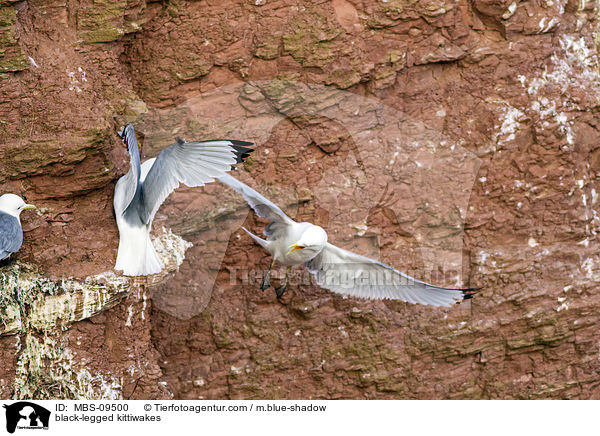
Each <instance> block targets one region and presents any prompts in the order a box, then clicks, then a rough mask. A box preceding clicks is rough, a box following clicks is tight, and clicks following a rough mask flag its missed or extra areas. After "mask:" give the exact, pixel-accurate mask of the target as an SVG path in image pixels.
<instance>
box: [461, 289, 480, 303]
mask: <svg viewBox="0 0 600 436" xmlns="http://www.w3.org/2000/svg"><path fill="white" fill-rule="evenodd" d="M481 289H482V288H465V289H460V291H461V292H462V295H463V301H464V300H470V299H471V298H473V297H474V296H475V294H477V293H478V292H479V291H480V290H481ZM459 303H460V301H459Z"/></svg>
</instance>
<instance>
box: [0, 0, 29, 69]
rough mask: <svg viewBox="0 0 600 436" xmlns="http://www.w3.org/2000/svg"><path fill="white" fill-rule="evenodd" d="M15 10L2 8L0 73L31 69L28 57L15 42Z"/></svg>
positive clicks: (0, 18) (0, 20) (8, 7)
mask: <svg viewBox="0 0 600 436" xmlns="http://www.w3.org/2000/svg"><path fill="white" fill-rule="evenodd" d="M16 20H17V16H16V13H15V8H14V7H12V6H7V7H3V8H0V72H14V71H23V70H26V69H27V68H28V67H29V64H28V63H27V57H26V56H25V54H24V53H23V50H22V49H21V47H20V46H19V44H18V43H17V41H16V40H15V29H14V26H15V22H16Z"/></svg>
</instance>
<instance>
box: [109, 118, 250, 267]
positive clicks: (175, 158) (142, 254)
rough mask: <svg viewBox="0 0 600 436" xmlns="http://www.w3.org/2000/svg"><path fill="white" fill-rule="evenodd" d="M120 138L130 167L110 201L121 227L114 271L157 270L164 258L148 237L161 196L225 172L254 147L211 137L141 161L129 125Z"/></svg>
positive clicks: (131, 127)
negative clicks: (126, 152)
mask: <svg viewBox="0 0 600 436" xmlns="http://www.w3.org/2000/svg"><path fill="white" fill-rule="evenodd" d="M121 138H122V139H123V142H124V143H125V145H127V149H128V152H129V156H130V162H131V168H130V169H129V172H128V173H127V174H125V175H124V176H123V177H121V178H120V179H119V180H118V182H117V184H116V186H115V196H114V201H113V205H114V208H115V216H116V220H117V226H118V228H119V251H118V253H117V262H116V265H115V269H116V270H122V271H123V274H125V275H127V276H145V275H151V274H157V273H159V272H160V271H161V270H162V268H163V265H162V262H161V261H160V259H159V258H158V256H157V254H156V251H155V249H154V246H153V245H152V241H151V240H150V228H151V227H152V220H153V219H154V215H155V214H156V211H157V210H158V208H159V207H160V205H161V204H162V203H163V202H164V201H165V199H166V198H167V197H168V196H169V194H171V192H173V191H174V190H175V189H176V188H178V187H179V183H183V184H185V185H187V186H190V187H195V186H202V185H204V184H205V183H210V182H212V181H213V180H214V179H215V178H216V177H219V176H222V175H225V173H226V172H227V171H229V170H231V169H232V167H233V166H234V165H235V164H236V163H240V162H242V161H243V160H244V159H245V158H246V157H248V155H249V153H250V152H251V151H252V149H251V148H249V146H251V145H252V143H251V142H245V141H235V140H214V141H201V142H185V141H183V140H181V139H177V143H176V144H173V145H171V146H169V147H167V148H165V149H164V150H162V151H161V152H160V153H159V154H158V156H157V157H156V158H152V159H148V160H147V161H145V162H144V163H142V164H140V154H139V150H138V143H137V139H136V137H135V131H134V129H133V126H132V125H131V124H127V126H125V128H124V129H123V133H122V134H121Z"/></svg>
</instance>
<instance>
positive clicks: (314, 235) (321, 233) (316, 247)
mask: <svg viewBox="0 0 600 436" xmlns="http://www.w3.org/2000/svg"><path fill="white" fill-rule="evenodd" d="M326 243H327V232H325V230H323V228H322V227H319V226H311V227H309V228H308V229H306V230H305V231H304V233H302V235H301V236H300V239H298V241H297V242H295V243H294V244H292V245H290V247H289V249H288V252H287V254H290V253H293V252H294V251H297V250H307V251H314V252H315V253H318V252H320V251H321V250H322V249H323V247H324V246H325V244H326Z"/></svg>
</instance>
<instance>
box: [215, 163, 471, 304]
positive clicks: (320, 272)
mask: <svg viewBox="0 0 600 436" xmlns="http://www.w3.org/2000/svg"><path fill="white" fill-rule="evenodd" d="M218 180H219V181H221V182H223V183H225V184H226V185H228V186H230V187H231V188H233V189H234V190H235V191H236V192H238V193H239V194H241V195H242V196H243V197H244V199H245V200H246V201H247V202H248V204H249V205H250V207H251V208H252V209H254V211H255V212H256V213H257V215H258V216H260V217H262V218H266V219H268V220H270V221H271V222H270V223H269V224H268V225H267V226H266V227H265V229H264V231H263V233H264V234H265V236H266V237H267V239H266V240H265V239H262V238H259V237H258V236H256V235H253V234H252V233H250V232H249V231H248V230H246V229H245V228H243V227H242V228H243V229H244V230H245V231H246V232H247V233H248V234H249V235H250V236H251V237H252V239H254V240H255V241H256V242H257V243H258V244H260V245H261V246H262V247H263V248H264V249H265V250H267V251H268V252H269V253H271V255H272V256H273V260H272V261H271V265H270V267H269V270H268V271H267V273H266V274H265V276H264V278H263V281H262V284H261V289H262V290H263V291H264V290H265V289H267V288H268V287H269V286H270V283H269V273H270V271H271V268H273V264H274V263H275V262H279V263H281V264H283V265H286V266H287V269H286V274H285V278H284V280H283V283H282V284H281V286H279V287H278V288H276V289H275V292H276V293H277V298H281V296H282V295H283V293H284V292H285V288H286V286H287V282H288V276H289V272H290V269H291V267H292V266H294V265H300V264H304V266H305V267H306V268H307V269H308V271H309V272H311V273H312V274H314V275H315V276H316V281H317V284H319V286H321V287H323V288H326V289H329V290H331V291H333V292H336V293H338V294H344V295H350V296H353V297H360V298H368V299H391V300H402V301H406V302H409V303H418V304H428V305H432V306H451V305H452V304H455V303H460V302H461V301H463V300H467V299H470V298H472V297H473V294H474V293H475V291H476V289H474V288H467V289H448V288H440V287H438V286H432V285H429V284H427V283H424V282H421V281H419V280H416V279H414V278H412V277H410V276H408V275H406V274H404V273H402V272H401V271H398V270H397V269H395V268H392V267H391V266H389V265H386V264H384V263H381V262H379V261H377V260H374V259H369V258H367V257H364V256H361V255H358V254H355V253H352V252H350V251H347V250H344V249H343V248H340V247H336V246H335V245H333V244H330V243H329V242H327V233H326V232H325V230H323V228H322V227H319V226H316V225H314V224H311V223H297V222H295V221H294V220H292V219H291V218H290V217H288V216H287V215H286V214H285V213H284V212H283V211H282V210H281V209H280V208H279V207H278V206H277V205H275V204H274V203H272V202H271V201H269V200H267V199H266V198H265V197H263V196H262V195H260V194H259V193H258V192H256V191H255V190H254V189H252V188H251V187H249V186H248V185H246V184H244V183H242V182H240V181H239V180H237V179H235V178H233V177H232V176H230V175H229V174H225V175H223V176H220V177H218Z"/></svg>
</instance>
